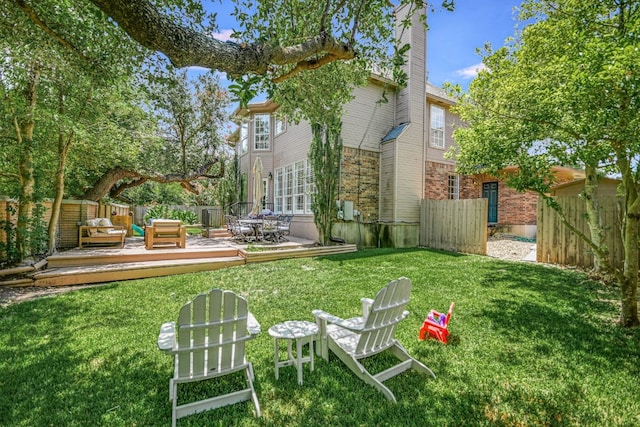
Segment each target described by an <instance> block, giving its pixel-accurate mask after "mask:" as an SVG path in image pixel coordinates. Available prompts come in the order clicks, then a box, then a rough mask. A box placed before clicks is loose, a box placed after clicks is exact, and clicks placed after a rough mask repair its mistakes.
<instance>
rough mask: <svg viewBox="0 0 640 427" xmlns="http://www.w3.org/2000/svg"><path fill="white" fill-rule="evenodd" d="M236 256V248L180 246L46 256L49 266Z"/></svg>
mask: <svg viewBox="0 0 640 427" xmlns="http://www.w3.org/2000/svg"><path fill="white" fill-rule="evenodd" d="M235 256H238V249H237V248H234V247H226V248H201V249H200V248H189V249H188V250H183V249H180V248H169V249H151V250H146V249H144V248H142V249H136V250H129V251H126V252H122V251H117V250H116V251H114V252H112V253H109V252H107V251H106V250H105V251H102V252H101V251H88V252H87V253H86V254H78V252H77V251H75V252H73V253H69V254H65V253H62V254H58V255H52V256H50V257H48V258H47V261H48V263H49V264H48V267H49V268H58V267H78V266H85V265H86V266H88V265H107V264H114V263H115V264H122V263H134V262H147V261H163V260H187V259H200V258H223V257H235Z"/></svg>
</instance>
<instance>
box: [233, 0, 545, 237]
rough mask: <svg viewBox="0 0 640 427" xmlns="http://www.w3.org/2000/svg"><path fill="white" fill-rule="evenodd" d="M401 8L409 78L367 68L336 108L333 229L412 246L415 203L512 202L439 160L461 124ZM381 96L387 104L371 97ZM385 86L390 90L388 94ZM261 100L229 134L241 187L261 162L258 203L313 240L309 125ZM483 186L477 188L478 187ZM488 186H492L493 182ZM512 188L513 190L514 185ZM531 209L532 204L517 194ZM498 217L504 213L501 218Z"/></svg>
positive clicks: (422, 39) (417, 29) (400, 33)
mask: <svg viewBox="0 0 640 427" xmlns="http://www.w3.org/2000/svg"><path fill="white" fill-rule="evenodd" d="M408 8H409V5H402V6H399V7H398V8H397V9H396V16H397V20H396V21H397V22H398V25H397V28H396V35H397V37H398V38H400V39H401V42H402V43H410V45H411V49H410V51H409V58H408V60H407V62H406V64H405V71H406V73H407V76H408V84H407V86H406V87H404V88H398V87H397V85H395V84H394V83H393V82H392V81H390V80H388V79H387V78H385V77H383V76H381V75H377V74H372V75H371V77H370V79H369V84H368V85H367V86H364V87H358V88H356V89H355V90H354V98H353V99H352V101H350V102H349V103H348V104H347V105H346V106H345V111H346V113H345V115H344V117H343V126H342V137H343V153H342V163H341V166H340V171H339V173H340V186H339V194H338V199H339V202H338V203H339V216H338V218H339V220H338V222H337V223H336V224H335V226H334V229H333V235H334V236H336V237H341V238H343V239H345V240H346V241H348V242H351V243H357V244H358V245H361V246H365V247H372V246H385V247H415V246H418V244H419V225H420V201H421V200H422V199H424V198H431V199H459V198H478V197H483V196H486V197H489V198H490V200H491V196H492V195H493V196H495V198H496V209H494V211H495V212H494V213H495V215H496V218H495V222H496V223H499V222H500V219H501V218H502V216H503V215H502V214H501V211H502V210H503V209H505V212H506V211H507V209H508V208H507V207H509V208H510V207H513V201H512V200H510V199H511V197H509V200H507V201H506V202H505V203H504V206H502V205H501V204H500V202H499V201H498V200H504V199H505V196H506V195H508V194H510V193H508V190H506V189H505V188H503V187H501V184H500V183H499V182H497V183H495V185H494V184H493V181H492V182H484V181H483V182H479V181H478V180H477V177H469V176H460V175H458V174H456V173H455V160H453V159H449V158H446V157H445V153H446V152H447V151H448V150H449V148H450V147H451V146H452V145H453V144H454V141H453V130H454V129H455V127H456V126H459V125H461V122H460V120H459V118H458V116H456V115H455V114H453V113H452V112H451V107H452V106H453V105H454V104H455V103H454V101H453V100H452V99H451V98H449V97H448V96H447V94H446V93H445V92H444V91H443V90H442V89H439V88H436V87H435V86H433V85H431V84H429V83H428V82H427V79H426V54H427V52H426V49H427V34H426V31H425V29H424V26H423V25H422V23H421V22H420V20H419V19H420V18H419V16H418V15H419V14H414V16H413V20H414V22H413V25H412V26H411V27H410V28H409V29H405V28H403V27H402V25H401V24H400V23H401V22H402V20H403V19H402V18H403V17H404V16H406V13H407V10H408ZM385 92H386V93H387V96H386V97H387V99H388V101H389V102H386V103H380V102H377V101H379V100H380V99H382V97H383V93H385ZM389 92H391V93H390V94H389ZM277 109H278V106H277V105H276V104H275V103H273V102H272V101H270V100H267V101H265V102H260V103H253V104H250V105H249V106H248V108H246V109H238V110H236V112H235V115H236V117H238V118H239V120H238V121H239V127H238V130H237V132H236V134H235V141H236V150H237V155H238V158H239V169H240V174H241V177H242V179H241V181H242V186H243V189H242V193H243V194H244V195H246V201H247V202H253V200H251V197H252V196H251V191H249V189H251V188H253V186H254V185H255V183H254V182H253V179H254V178H253V176H252V167H253V164H254V162H255V160H256V158H257V157H260V159H261V161H262V165H263V174H262V180H263V182H262V188H263V189H264V194H265V196H264V201H263V204H264V206H269V207H271V206H273V210H274V211H275V212H277V213H293V214H294V219H293V222H292V224H291V233H292V234H294V235H298V236H301V237H305V238H309V239H316V238H317V231H316V227H315V224H314V221H313V214H312V212H311V201H312V197H313V196H312V191H311V189H312V186H313V179H312V178H313V176H312V173H311V171H310V167H309V164H308V151H309V148H310V145H311V127H310V126H309V124H308V123H300V124H296V125H294V124H291V123H287V122H286V120H285V119H284V118H282V117H278V115H277V114H275V113H276V111H277ZM485 184H486V185H485ZM494 187H495V188H494ZM514 193H515V192H514ZM518 200H519V202H520V203H524V206H525V207H526V209H528V210H530V211H531V213H532V215H533V221H534V224H535V203H533V204H532V203H530V202H529V201H527V200H526V199H523V198H522V196H521V195H520V196H519V197H518ZM505 218H508V217H507V216H505Z"/></svg>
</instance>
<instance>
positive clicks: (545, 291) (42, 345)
mask: <svg viewBox="0 0 640 427" xmlns="http://www.w3.org/2000/svg"><path fill="white" fill-rule="evenodd" d="M400 276H406V277H409V278H410V279H411V280H412V282H413V285H414V288H413V292H412V300H411V303H410V305H409V310H410V311H411V315H410V316H409V318H408V319H407V320H405V321H404V322H403V323H402V324H401V325H400V327H399V329H398V333H397V337H398V338H399V339H400V341H401V342H402V343H403V344H404V345H405V347H406V348H407V349H408V351H409V352H410V353H411V354H412V355H414V356H415V357H417V358H418V359H419V360H421V361H423V362H424V363H425V364H426V365H427V366H429V367H430V368H431V369H432V370H433V371H434V372H435V373H436V375H437V379H435V380H434V379H431V378H430V377H427V376H422V375H419V374H417V373H415V372H411V371H410V372H407V373H403V374H401V375H400V376H398V377H395V378H393V379H391V380H389V381H387V382H386V384H387V385H388V386H389V388H390V389H391V390H392V391H393V392H394V394H395V395H396V398H397V399H398V403H397V404H392V403H390V402H388V401H387V400H385V399H384V397H383V396H382V394H380V393H378V392H377V391H376V390H375V389H373V388H372V387H369V386H367V385H365V384H364V383H363V382H361V381H359V380H357V379H356V377H355V376H354V375H353V374H352V373H351V372H350V371H349V370H348V369H346V367H345V366H344V365H343V364H342V363H341V362H340V361H339V360H338V359H337V358H335V357H333V358H332V359H331V360H330V362H328V363H327V362H325V361H324V360H322V359H316V369H315V371H314V372H309V367H308V365H305V372H304V385H303V386H298V384H297V382H296V372H295V369H294V368H293V367H287V368H282V369H281V370H280V379H279V380H277V381H276V380H275V377H274V368H273V342H272V339H271V338H270V337H269V335H268V333H267V329H268V327H269V326H271V325H273V324H275V323H278V322H281V321H283V320H287V319H307V320H312V316H311V310H312V309H314V308H321V309H325V310H327V311H330V312H332V313H334V314H337V315H340V316H342V317H347V316H354V315H357V314H358V309H359V307H360V303H359V299H360V297H363V296H367V297H373V296H375V293H376V292H377V291H378V290H379V289H380V288H381V287H382V286H383V285H385V284H386V283H387V282H388V281H389V280H392V279H394V278H397V277H400ZM212 287H221V288H225V289H231V290H233V291H235V292H238V293H240V294H242V295H244V296H245V297H246V298H247V299H248V301H249V307H250V309H251V310H252V312H253V313H254V314H255V316H256V318H257V319H258V321H260V323H261V324H262V329H263V332H262V333H261V334H260V336H259V337H258V338H257V339H256V340H254V341H251V342H250V343H249V344H248V346H247V353H248V358H249V360H250V361H252V362H253V364H254V371H255V374H256V381H255V385H256V389H257V393H258V398H259V400H260V404H261V409H262V414H263V415H262V417H261V418H255V417H254V416H253V412H252V405H251V403H249V402H245V403H240V404H237V405H233V406H229V407H225V408H221V409H218V410H214V411H209V412H205V413H203V414H198V415H194V416H191V417H187V418H184V419H182V420H180V421H179V422H178V423H179V425H180V426H201V425H213V426H280V425H287V426H325V425H334V426H359V425H379V426H399V425H402V426H413V425H415V426H431V425H433V426H463V425H464V426H469V425H472V426H473V425H478V426H482V425H505V426H533V425H580V426H585V425H586V426H589V425H607V426H631V425H639V424H640V415H639V414H640V381H638V378H640V364H639V360H640V345H639V341H640V340H639V338H640V330H638V329H635V330H625V329H622V328H620V327H618V326H617V325H616V324H615V322H614V319H615V318H616V317H617V315H618V310H619V309H618V302H617V301H618V300H619V293H618V290H617V289H615V288H610V287H606V286H604V285H602V284H599V283H596V282H592V281H589V280H588V279H587V278H586V277H585V276H584V275H582V274H580V273H576V272H572V271H567V270H561V269H557V268H551V267H546V266H542V265H534V264H526V263H514V262H506V261H499V260H494V259H490V258H487V257H478V256H464V255H458V254H452V253H446V252H437V251H428V250H416V249H414V250H384V249H381V250H366V251H360V252H357V253H352V254H343V255H337V256H329V257H321V258H313V259H294V260H286V261H278V262H271V263H263V264H249V265H245V266H241V267H234V268H229V269H225V270H219V271H215V272H207V273H198V274H190V275H181V276H172V277H165V278H154V279H145V280H133V281H127V282H117V283H111V284H105V285H102V286H99V287H95V288H90V289H85V290H81V291H74V292H70V293H66V294H62V295H58V296H55V297H50V298H43V299H40V300H34V301H28V302H24V303H20V304H15V305H11V306H9V307H8V308H5V309H1V311H0V328H1V330H2V333H1V334H0V372H2V375H1V376H0V390H2V392H1V393H0V420H1V421H0V424H2V425H10V426H50V425H55V426H63V425H64V426H134V425H135V426H154V425H158V426H160V425H168V424H169V423H170V419H171V405H170V402H169V400H168V384H169V378H170V376H171V373H172V359H171V357H169V356H167V355H166V354H164V353H162V352H161V351H159V350H158V349H157V348H156V339H157V333H158V330H159V327H160V325H161V324H162V323H163V322H165V321H168V320H175V319H176V317H177V314H178V310H179V308H180V307H181V306H182V305H183V304H184V303H185V302H186V301H188V300H190V299H192V298H193V297H194V296H195V295H196V294H198V293H200V292H204V291H206V290H208V289H210V288H212ZM451 301H455V303H456V309H455V311H454V313H453V318H452V320H451V323H450V326H449V329H450V331H451V336H450V343H449V344H448V345H443V344H441V343H439V342H436V341H433V340H431V341H424V342H420V341H418V340H417V335H418V330H419V328H420V326H421V324H422V321H423V320H424V317H425V316H426V314H427V312H428V311H429V309H432V308H433V309H437V310H440V311H446V309H447V308H448V306H449V303H450V302H451ZM387 362H388V358H386V357H379V358H377V359H376V360H374V361H372V362H371V364H372V365H373V366H372V368H377V367H378V366H384V365H385V363H387ZM237 381H240V378H231V379H229V380H224V381H218V382H217V383H212V384H207V385H202V384H198V385H196V386H194V387H191V388H190V389H188V392H187V394H189V395H190V396H196V395H197V394H198V393H199V392H201V391H203V390H207V389H220V390H223V389H224V390H227V389H229V388H230V387H232V386H234V385H235V382H237Z"/></svg>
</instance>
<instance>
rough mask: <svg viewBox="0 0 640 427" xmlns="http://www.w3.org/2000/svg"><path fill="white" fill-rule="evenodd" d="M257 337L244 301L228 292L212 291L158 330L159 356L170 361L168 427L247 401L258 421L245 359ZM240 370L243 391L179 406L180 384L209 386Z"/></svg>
mask: <svg viewBox="0 0 640 427" xmlns="http://www.w3.org/2000/svg"><path fill="white" fill-rule="evenodd" d="M259 332H260V324H258V322H257V321H256V319H255V318H254V317H253V315H252V314H251V313H250V312H249V311H248V310H247V301H246V300H245V299H244V298H242V297H239V296H237V295H236V294H235V293H233V292H231V291H222V290H220V289H212V290H211V291H209V292H208V293H202V294H200V295H198V296H196V297H195V298H194V300H193V301H190V302H188V303H187V304H185V305H184V306H183V307H182V309H180V314H179V316H178V322H177V325H176V322H167V323H165V324H163V325H162V327H161V329H160V335H159V336H158V347H159V348H160V350H162V351H165V352H167V353H169V354H172V355H174V359H175V362H174V363H175V367H174V374H173V378H171V379H170V380H169V399H170V400H171V401H172V404H173V410H172V416H171V423H172V426H174V427H175V425H176V420H177V419H178V418H182V417H185V416H187V415H192V414H195V413H198V412H202V411H206V410H209V409H214V408H219V407H222V406H226V405H231V404H234V403H238V402H243V401H245V400H251V401H252V402H253V404H254V406H255V410H256V415H257V416H260V404H259V403H258V397H257V396H256V392H255V390H254V388H253V378H254V377H253V367H252V365H251V363H250V362H248V361H247V359H246V357H245V343H246V342H247V341H248V340H250V339H252V338H254V337H255V335H257V334H258V333H259ZM240 370H243V371H244V372H245V376H246V381H247V387H246V388H244V389H242V390H239V391H236V392H233V393H229V394H225V395H220V396H215V397H211V398H208V399H205V400H201V401H197V402H192V403H186V404H182V405H178V384H180V383H188V382H193V381H202V380H208V379H211V378H215V377H219V376H222V375H227V374H230V373H232V372H237V371H240Z"/></svg>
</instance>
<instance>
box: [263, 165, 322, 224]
mask: <svg viewBox="0 0 640 427" xmlns="http://www.w3.org/2000/svg"><path fill="white" fill-rule="evenodd" d="M312 174H313V169H312V168H311V165H310V163H309V162H308V161H306V160H300V161H298V162H295V163H291V164H288V165H285V166H282V167H279V168H276V169H274V174H273V210H274V212H276V213H280V214H296V215H304V214H313V211H312V210H311V204H312V203H313V197H314V193H315V185H314V182H313V179H314V178H313V175H312ZM288 184H290V185H288Z"/></svg>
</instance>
